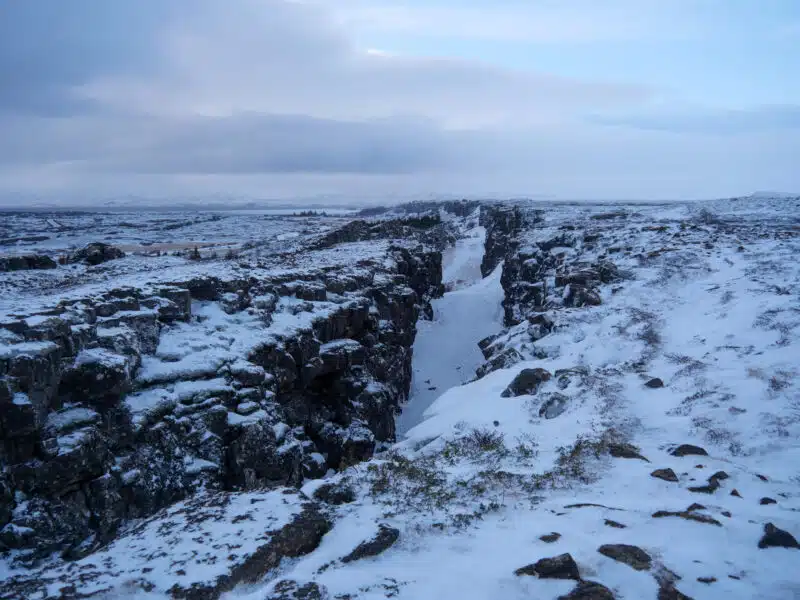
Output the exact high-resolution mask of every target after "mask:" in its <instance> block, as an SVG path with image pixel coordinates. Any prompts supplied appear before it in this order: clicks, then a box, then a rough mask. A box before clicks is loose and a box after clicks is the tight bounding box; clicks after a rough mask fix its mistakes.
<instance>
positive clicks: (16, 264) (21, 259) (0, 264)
mask: <svg viewBox="0 0 800 600" xmlns="http://www.w3.org/2000/svg"><path fill="white" fill-rule="evenodd" d="M57 267H58V265H57V264H56V261H54V260H53V259H52V258H50V257H49V256H45V255H40V254H27V255H25V256H7V257H2V258H0V273H5V272H8V271H30V270H35V269H55V268H57Z"/></svg>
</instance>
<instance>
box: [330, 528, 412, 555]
mask: <svg viewBox="0 0 800 600" xmlns="http://www.w3.org/2000/svg"><path fill="white" fill-rule="evenodd" d="M398 539H400V531H399V530H398V529H395V528H394V527H389V526H388V525H385V524H383V523H382V524H380V525H379V526H378V533H377V534H376V535H375V537H373V538H372V539H370V540H367V541H364V542H361V543H360V544H359V545H358V546H356V548H355V549H354V550H353V551H352V552H351V553H350V554H348V555H347V556H345V557H343V558H342V562H343V563H350V562H354V561H357V560H361V559H364V558H371V557H373V556H378V555H379V554H383V553H384V552H386V551H387V550H388V549H389V548H391V547H392V546H394V544H395V543H396V542H397V540H398Z"/></svg>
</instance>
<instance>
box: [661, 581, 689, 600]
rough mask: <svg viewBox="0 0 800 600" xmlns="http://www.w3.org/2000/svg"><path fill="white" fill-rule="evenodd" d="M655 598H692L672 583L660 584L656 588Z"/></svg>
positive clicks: (672, 599) (666, 599)
mask: <svg viewBox="0 0 800 600" xmlns="http://www.w3.org/2000/svg"><path fill="white" fill-rule="evenodd" d="M657 600H692V598H691V597H690V596H687V595H686V594H684V593H682V592H681V591H680V590H678V588H676V587H675V586H674V585H662V586H659V588H658V596H657Z"/></svg>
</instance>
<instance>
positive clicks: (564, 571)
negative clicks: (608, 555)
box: [514, 554, 581, 581]
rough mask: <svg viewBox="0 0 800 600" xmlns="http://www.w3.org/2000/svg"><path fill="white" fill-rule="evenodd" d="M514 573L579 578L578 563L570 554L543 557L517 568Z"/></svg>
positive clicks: (556, 577) (540, 576)
mask: <svg viewBox="0 0 800 600" xmlns="http://www.w3.org/2000/svg"><path fill="white" fill-rule="evenodd" d="M514 573H515V574H516V575H518V576H520V575H532V576H535V577H539V578H541V579H574V580H576V581H579V580H580V578H581V575H580V572H579V571H578V565H577V564H576V563H575V560H574V559H573V558H572V556H571V555H570V554H560V555H558V556H554V557H552V558H543V559H541V560H538V561H536V562H535V563H533V564H530V565H527V566H525V567H522V568H519V569H517V570H516V571H515V572H514Z"/></svg>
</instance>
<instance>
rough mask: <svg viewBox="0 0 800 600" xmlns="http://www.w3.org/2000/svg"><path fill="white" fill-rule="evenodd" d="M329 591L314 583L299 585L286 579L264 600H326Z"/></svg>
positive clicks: (276, 585)
mask: <svg viewBox="0 0 800 600" xmlns="http://www.w3.org/2000/svg"><path fill="white" fill-rule="evenodd" d="M328 597H329V595H328V590H327V589H326V588H325V587H324V586H321V585H319V584H318V583H315V582H313V581H311V582H308V583H302V584H301V583H298V582H297V581H291V580H286V579H284V580H283V581H279V582H278V583H276V584H275V587H274V588H273V591H272V593H271V594H269V595H268V596H267V597H266V598H265V599H264V600H326V599H327V598H328Z"/></svg>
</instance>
